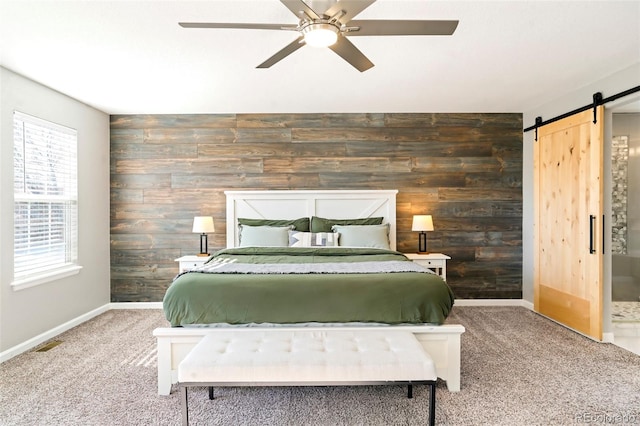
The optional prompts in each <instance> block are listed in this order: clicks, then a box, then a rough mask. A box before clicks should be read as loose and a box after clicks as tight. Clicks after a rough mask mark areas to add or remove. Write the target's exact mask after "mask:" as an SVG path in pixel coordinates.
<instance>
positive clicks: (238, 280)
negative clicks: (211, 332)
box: [163, 247, 453, 326]
mask: <svg viewBox="0 0 640 426" xmlns="http://www.w3.org/2000/svg"><path fill="white" fill-rule="evenodd" d="M221 259H229V260H232V261H234V262H237V263H258V264H274V263H281V264H282V263H284V264H289V265H290V264H296V263H298V264H299V263H342V262H387V261H399V260H400V261H407V262H410V260H409V259H407V258H406V257H405V256H404V255H403V254H402V253H398V252H395V251H390V250H382V249H361V248H345V247H336V248H289V247H282V248H280V247H247V248H235V249H226V250H221V251H219V252H218V253H216V254H215V255H214V256H213V258H212V260H211V261H210V262H212V261H220V260H221ZM452 306H453V293H452V292H451V290H450V289H449V287H448V286H447V284H446V283H445V282H444V280H442V278H441V277H439V276H438V275H435V274H430V273H423V272H396V273H340V274H335V273H334V274H307V273H288V274H263V273H257V274H233V273H226V274H224V273H203V272H198V271H197V270H196V271H191V272H188V273H185V274H182V275H179V276H178V277H177V278H176V279H175V280H174V281H173V283H172V284H171V286H170V287H169V288H168V289H167V292H166V294H165V297H164V301H163V307H164V313H165V317H166V318H167V320H168V321H169V322H170V323H171V325H172V326H186V325H205V324H213V323H228V324H248V323H278V324H290V323H303V322H325V323H326V322H341V323H344V322H375V323H387V324H400V323H432V324H442V323H443V322H444V320H445V318H446V317H447V315H448V314H449V312H450V310H451V307H452Z"/></svg>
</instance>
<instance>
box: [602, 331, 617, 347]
mask: <svg viewBox="0 0 640 426" xmlns="http://www.w3.org/2000/svg"><path fill="white" fill-rule="evenodd" d="M602 342H604V343H613V344H615V339H614V337H613V333H602Z"/></svg>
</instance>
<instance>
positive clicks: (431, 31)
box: [345, 20, 458, 37]
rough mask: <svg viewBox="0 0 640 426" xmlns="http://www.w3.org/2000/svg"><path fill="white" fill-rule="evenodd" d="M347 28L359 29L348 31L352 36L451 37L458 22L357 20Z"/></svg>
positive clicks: (348, 34)
mask: <svg viewBox="0 0 640 426" xmlns="http://www.w3.org/2000/svg"><path fill="white" fill-rule="evenodd" d="M348 27H360V29H359V30H357V31H348V32H346V33H345V35H347V36H349V37H353V36H380V35H382V36H392V35H451V34H453V33H454V31H455V30H456V28H457V27H458V21H394V20H389V21H386V20H385V21H375V20H357V21H351V22H349V23H348Z"/></svg>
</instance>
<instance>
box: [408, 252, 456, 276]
mask: <svg viewBox="0 0 640 426" xmlns="http://www.w3.org/2000/svg"><path fill="white" fill-rule="evenodd" d="M403 254H404V255H405V256H407V257H408V258H409V259H411V260H413V261H414V262H416V263H417V264H418V265H422V266H424V267H425V268H429V269H431V270H433V272H435V273H436V274H438V275H440V276H441V277H442V279H443V280H445V281H446V280H447V260H449V259H451V258H450V257H449V256H447V255H446V254H442V253H424V254H421V253H403Z"/></svg>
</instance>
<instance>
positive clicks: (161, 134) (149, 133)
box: [144, 128, 237, 144]
mask: <svg viewBox="0 0 640 426" xmlns="http://www.w3.org/2000/svg"><path fill="white" fill-rule="evenodd" d="M236 138H237V135H236V130H235V129H229V128H222V129H207V128H204V129H203V128H193V129H181V128H169V129H167V128H153V129H145V131H144V143H153V144H161V143H165V144H173V143H194V142H198V143H228V144H232V143H235V142H236Z"/></svg>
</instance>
